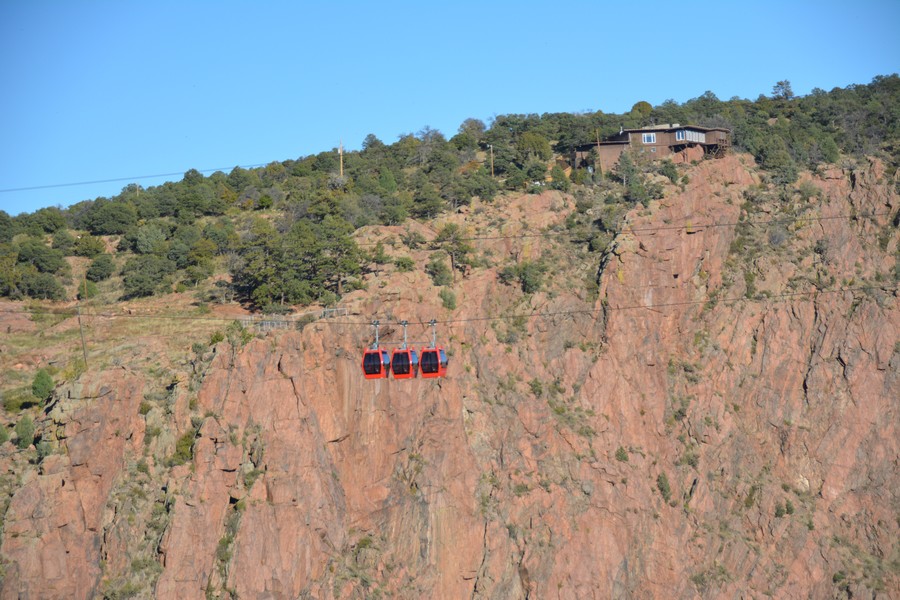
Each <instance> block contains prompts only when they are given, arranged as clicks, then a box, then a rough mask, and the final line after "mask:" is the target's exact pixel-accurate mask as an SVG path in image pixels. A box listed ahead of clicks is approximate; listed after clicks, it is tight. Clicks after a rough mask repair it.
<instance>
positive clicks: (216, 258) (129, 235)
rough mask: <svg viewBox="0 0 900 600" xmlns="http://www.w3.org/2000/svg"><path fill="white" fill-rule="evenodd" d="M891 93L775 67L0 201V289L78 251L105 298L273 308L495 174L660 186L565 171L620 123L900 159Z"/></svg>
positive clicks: (632, 177)
mask: <svg viewBox="0 0 900 600" xmlns="http://www.w3.org/2000/svg"><path fill="white" fill-rule="evenodd" d="M898 106H900V78H898V77H897V76H896V75H891V76H884V77H876V78H875V79H874V80H873V81H872V82H871V83H870V84H867V85H854V86H849V87H847V88H844V89H841V88H836V89H834V90H832V91H830V92H825V91H823V90H819V89H816V90H814V91H813V92H812V93H811V94H810V95H808V96H804V97H795V96H794V95H793V93H792V92H791V89H790V83H789V82H786V81H782V82H778V84H776V86H775V87H774V88H773V91H772V95H771V96H765V95H761V96H760V97H759V98H758V99H756V100H752V101H751V100H744V99H739V98H733V99H731V100H727V101H722V100H719V99H718V98H716V96H715V95H714V94H713V93H711V92H706V93H705V94H703V95H702V96H700V97H699V98H695V99H692V100H689V101H687V102H685V103H683V104H678V103H676V102H674V101H666V102H664V103H662V104H661V105H659V106H656V107H652V106H650V105H649V104H648V103H646V102H638V103H636V104H635V105H634V107H633V109H632V110H631V111H630V112H629V113H627V114H623V115H614V114H605V113H603V112H600V111H598V112H595V113H587V114H571V113H553V114H543V115H536V114H533V115H500V116H497V117H495V118H494V120H493V121H492V122H491V124H490V126H489V127H487V126H486V125H485V124H484V123H483V122H481V121H479V120H477V119H467V120H466V121H465V122H464V123H462V125H460V127H459V131H458V132H457V133H456V134H455V135H454V136H452V137H451V138H450V139H447V138H446V136H445V135H444V134H442V133H441V132H439V131H436V130H433V129H431V128H428V127H425V128H424V129H422V130H421V131H419V132H418V133H416V134H411V133H410V134H404V135H402V136H400V138H399V139H398V140H397V141H396V142H394V143H392V144H385V143H383V142H382V141H381V140H378V139H377V138H376V137H375V136H373V135H369V136H368V137H366V139H365V140H364V141H363V144H362V150H360V151H358V152H348V153H346V154H344V155H343V157H341V156H340V155H339V153H338V151H337V150H330V151H326V152H321V153H319V154H317V155H313V156H307V157H303V158H299V159H297V160H286V161H283V162H273V163H271V164H269V165H267V166H266V167H263V168H259V169H250V170H247V169H242V168H239V167H237V168H235V169H234V170H232V171H231V172H230V173H228V174H226V173H222V172H216V173H213V174H211V175H210V176H209V177H206V176H204V175H203V174H202V173H200V172H198V171H196V170H190V171H188V172H187V173H185V175H184V178H183V179H182V180H181V181H180V182H177V183H166V184H164V185H161V186H156V187H151V188H149V189H143V188H142V187H140V186H139V185H136V184H131V185H128V186H126V187H125V188H124V189H123V190H122V192H121V193H120V194H118V195H117V196H115V197H113V198H97V199H96V200H92V201H85V202H81V203H78V204H75V205H73V206H71V207H70V208H68V209H65V210H60V209H58V208H44V209H40V210H38V211H36V212H34V213H31V214H22V215H18V216H16V217H10V216H9V215H7V214H6V213H4V212H2V211H0V296H5V297H9V298H13V299H17V298H26V297H27V298H37V299H49V300H63V299H67V298H71V297H73V296H74V295H76V293H77V291H76V290H77V289H78V286H77V281H78V279H80V278H83V276H82V275H83V274H81V273H75V274H73V272H72V270H71V268H70V266H69V263H68V262H67V261H66V260H65V258H66V257H87V258H91V259H93V260H94V263H93V264H92V265H91V268H90V269H89V270H88V272H87V274H86V275H87V278H88V279H90V280H91V281H93V282H95V283H99V282H100V281H102V280H105V279H107V278H108V277H109V276H110V275H112V274H113V273H114V272H118V273H119V275H120V276H121V277H118V278H115V279H114V280H113V282H110V283H108V284H105V285H101V286H99V288H100V290H101V291H105V292H108V293H107V294H106V295H105V296H106V297H110V298H117V297H124V298H136V297H144V296H150V295H154V294H158V293H161V292H166V291H171V290H172V289H175V288H177V289H180V290H184V289H196V290H197V291H198V294H199V295H200V296H201V297H202V298H201V299H202V300H210V299H215V298H222V297H229V298H231V297H234V296H235V295H237V297H238V298H242V299H244V300H245V301H248V302H250V303H252V304H253V305H254V306H255V307H257V308H258V309H263V310H266V311H269V312H271V311H280V310H284V307H285V306H286V305H292V304H308V303H311V302H320V303H325V304H328V303H331V302H333V301H334V300H335V299H336V298H337V297H338V295H340V294H341V293H343V292H345V291H349V290H352V289H354V287H355V286H356V285H358V282H359V279H358V277H359V275H360V274H361V273H362V272H364V271H365V270H371V269H373V268H377V264H376V263H377V261H376V257H374V256H372V255H371V253H369V252H367V250H368V249H365V248H359V247H357V246H356V244H355V242H354V241H353V240H352V238H351V234H352V232H353V231H354V230H355V229H358V228H360V227H363V226H366V225H371V224H382V225H398V224H402V223H404V222H405V221H406V220H407V219H409V218H416V219H428V218H431V217H434V216H435V215H437V214H439V213H441V212H443V211H446V210H449V209H455V208H458V207H459V206H462V205H466V204H469V203H470V202H471V200H472V199H473V198H476V197H477V198H481V199H482V200H487V201H489V200H490V199H491V198H493V197H494V196H495V194H497V193H498V192H499V191H501V190H509V191H526V190H530V191H539V190H541V189H544V188H545V186H550V187H552V188H554V189H559V190H563V191H568V190H570V189H571V187H572V186H573V185H575V186H576V187H577V188H578V189H585V188H586V189H591V188H594V187H596V186H600V185H603V184H604V178H606V179H607V180H608V181H612V182H619V183H621V184H622V185H623V186H624V188H623V191H622V192H621V196H622V198H623V199H624V200H626V201H629V202H641V201H646V200H648V199H650V198H653V197H658V194H659V193H660V188H659V186H658V185H654V184H652V183H650V182H648V181H647V180H646V179H645V178H644V177H643V172H646V171H648V170H649V169H651V168H652V169H653V170H656V171H658V172H660V173H661V174H663V175H665V176H667V177H670V178H671V177H673V176H674V172H673V171H672V166H671V164H670V163H669V164H667V163H662V164H657V165H652V167H651V165H647V164H643V165H642V164H634V161H632V160H631V159H630V158H629V157H627V156H626V157H625V158H624V159H623V161H622V164H621V165H620V167H619V169H618V170H617V172H614V173H606V174H603V175H602V176H601V175H600V174H593V173H589V172H587V171H585V170H583V169H575V170H570V172H569V175H566V170H564V169H563V167H564V166H566V163H567V161H568V160H569V158H570V155H571V152H572V150H573V149H574V148H575V147H576V146H578V145H579V144H585V143H590V142H592V141H594V140H596V139H600V138H603V137H605V136H608V135H610V134H613V133H615V132H617V131H618V130H619V128H620V127H641V126H645V125H648V124H652V123H675V122H680V123H692V124H698V125H705V126H718V127H727V128H728V129H730V130H732V131H733V143H734V147H735V148H736V149H738V150H743V151H747V152H750V153H751V154H752V155H753V156H754V158H755V159H756V161H757V163H758V164H759V165H760V166H761V167H762V168H764V169H766V171H767V172H769V173H770V176H771V178H772V180H773V181H774V182H775V183H778V184H782V185H783V184H790V183H792V182H794V181H795V180H796V178H797V173H798V169H808V170H815V169H816V168H818V167H820V166H821V165H823V164H827V163H834V162H836V161H838V160H839V159H840V157H841V156H843V157H845V159H847V160H852V159H855V158H860V157H862V156H865V155H882V156H884V157H885V159H886V160H887V161H888V162H889V163H890V164H893V165H896V164H898V158H897V157H898V154H897V147H898V143H900V114H898V110H900V109H898ZM341 161H343V166H341ZM492 174H493V176H492ZM301 249H302V251H300V250H301ZM107 253H108V254H107ZM223 270H227V271H229V272H230V274H231V283H230V284H229V283H225V282H220V283H219V284H218V287H214V286H212V285H211V284H210V283H209V281H210V277H211V276H212V275H213V274H214V273H215V272H217V271H223ZM223 286H225V287H229V286H230V290H227V291H226V290H224V289H223ZM82 288H83V289H82V293H83V294H84V293H88V294H89V293H90V290H89V289H88V286H86V285H84V284H82ZM94 289H97V288H94ZM91 295H93V294H91Z"/></svg>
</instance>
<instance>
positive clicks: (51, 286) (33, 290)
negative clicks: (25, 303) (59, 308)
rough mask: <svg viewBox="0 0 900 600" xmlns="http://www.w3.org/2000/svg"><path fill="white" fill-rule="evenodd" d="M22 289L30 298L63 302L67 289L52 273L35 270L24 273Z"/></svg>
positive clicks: (27, 270)
mask: <svg viewBox="0 0 900 600" xmlns="http://www.w3.org/2000/svg"><path fill="white" fill-rule="evenodd" d="M20 289H21V291H22V292H24V293H25V295H26V296H28V297H29V298H38V299H40V300H63V299H64V298H65V297H66V289H65V288H64V287H63V286H62V284H61V283H60V282H59V280H58V279H57V278H56V277H54V276H53V275H51V274H50V273H38V272H37V271H35V270H34V269H26V270H24V271H23V272H22V280H21V284H20Z"/></svg>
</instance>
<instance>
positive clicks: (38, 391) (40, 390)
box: [31, 369, 56, 402]
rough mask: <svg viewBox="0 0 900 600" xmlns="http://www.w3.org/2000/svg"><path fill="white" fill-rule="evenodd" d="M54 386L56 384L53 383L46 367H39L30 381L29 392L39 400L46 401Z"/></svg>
mask: <svg viewBox="0 0 900 600" xmlns="http://www.w3.org/2000/svg"><path fill="white" fill-rule="evenodd" d="M54 387H56V384H54V383H53V378H52V377H50V373H48V372H47V369H41V370H39V371H38V372H37V373H36V374H35V376H34V380H33V381H32V382H31V393H32V394H34V397H35V398H37V399H38V400H40V401H41V402H46V401H47V399H48V398H50V394H52V393H53V388H54Z"/></svg>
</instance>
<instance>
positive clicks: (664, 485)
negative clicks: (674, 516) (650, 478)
mask: <svg viewBox="0 0 900 600" xmlns="http://www.w3.org/2000/svg"><path fill="white" fill-rule="evenodd" d="M656 488H657V489H658V490H659V493H660V494H662V497H663V500H665V501H666V502H668V501H669V499H670V498H671V497H672V488H671V486H670V485H669V478H668V476H667V475H666V474H665V473H660V474H659V476H658V477H657V478H656Z"/></svg>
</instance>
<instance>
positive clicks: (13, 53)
mask: <svg viewBox="0 0 900 600" xmlns="http://www.w3.org/2000/svg"><path fill="white" fill-rule="evenodd" d="M898 26H900V1H897V0H881V1H878V0H855V1H854V2H846V1H843V0H841V1H837V0H815V1H807V0H775V1H770V0H754V1H752V2H751V1H746V0H744V1H741V2H737V1H731V0H703V1H701V0H681V1H678V2H675V1H672V0H643V1H622V0H617V1H601V0H595V1H593V2H588V1H582V0H570V1H568V2H547V1H540V2H539V1H529V0H518V1H515V2H512V1H496V2H490V1H481V2H472V1H468V0H465V1H463V0H458V1H454V2H432V1H430V0H418V1H410V2H391V1H390V0H382V1H378V2H375V1H357V0H344V1H343V2H336V1H331V2H325V1H319V2H310V1H293V2H274V1H272V2H237V1H229V0H217V1H212V0H210V1H207V2H200V1H189V0H180V1H177V2H170V1H165V0H160V1H153V2H146V1H138V0H111V1H102V0H91V1H88V0H81V1H76V0H68V1H62V0H43V1H35V0H2V1H0V81H2V92H0V190H2V191H0V209H2V210H5V211H6V212H8V213H10V214H12V215H15V214H18V213H20V212H23V211H27V212H31V211H33V210H36V209H38V208H40V207H43V206H53V205H60V206H68V205H70V204H73V203H75V202H78V201H80V200H85V199H93V198H95V197H97V196H111V195H114V194H116V193H118V192H119V191H120V190H121V189H122V188H123V187H124V186H125V185H126V184H127V183H128V181H116V182H110V183H103V184H92V185H78V186H64V187H52V188H44V189H38V190H27V191H8V190H11V189H15V188H27V187H34V186H49V185H55V184H65V183H73V182H84V181H96V180H105V179H118V178H131V179H130V180H133V181H136V182H137V183H140V184H141V185H143V186H144V187H148V186H150V185H158V184H159V183H161V182H162V181H165V180H166V179H170V180H171V179H174V180H180V179H181V177H180V175H176V176H174V177H167V178H156V179H150V178H146V179H143V178H142V179H137V177H138V176H144V175H151V174H158V173H184V171H186V170H188V169H191V168H196V169H201V170H203V169H217V168H222V169H223V170H225V171H226V172H227V171H229V170H230V169H231V167H233V166H235V165H242V166H247V165H256V164H261V163H267V162H271V161H273V160H286V159H293V158H298V157H301V156H306V155H309V154H316V153H318V152H322V151H325V150H330V149H332V148H335V147H337V146H338V144H339V143H340V141H341V140H343V143H344V146H345V147H346V148H348V149H351V150H352V149H358V148H359V147H360V144H361V142H362V140H363V138H365V136H366V135H367V134H369V133H374V134H375V135H376V136H378V137H379V138H380V139H381V140H382V141H384V142H386V143H392V142H394V141H396V139H397V137H398V136H400V135H401V134H405V133H415V132H417V131H419V130H421V129H422V128H423V127H425V126H430V127H432V128H434V129H438V130H440V131H441V132H443V133H444V134H445V135H446V136H447V137H448V138H449V137H451V136H452V135H453V134H455V133H456V131H457V128H458V127H459V125H460V123H462V121H464V120H465V119H467V118H470V117H474V118H478V119H482V120H484V121H485V122H486V123H488V122H490V119H491V117H493V116H494V115H497V114H509V113H538V114H540V113H545V112H580V111H588V110H591V111H594V110H602V111H604V112H608V113H621V112H626V111H628V110H630V109H631V107H632V105H633V104H634V103H635V102H637V101H640V100H646V101H648V102H650V103H651V104H654V105H656V104H659V103H661V102H663V101H664V100H667V99H670V98H671V99H674V100H676V101H678V102H684V101H686V100H688V99H690V98H695V97H697V96H700V95H701V94H703V93H704V92H705V91H707V90H710V91H712V92H713V93H715V94H716V95H717V96H718V97H719V98H721V99H728V98H731V97H733V96H739V97H742V98H751V99H755V98H756V97H757V96H759V95H760V94H769V93H771V90H772V86H773V85H774V84H775V82H777V81H779V80H783V79H787V80H789V81H791V83H792V87H793V90H794V92H795V93H796V94H798V95H803V94H807V93H809V92H810V90H812V89H813V88H814V87H819V88H822V89H825V90H830V89H832V88H834V87H844V86H847V85H849V84H865V83H869V82H870V81H871V80H872V78H873V77H875V76H876V75H889V74H891V73H896V72H898V71H900V35H898Z"/></svg>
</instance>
